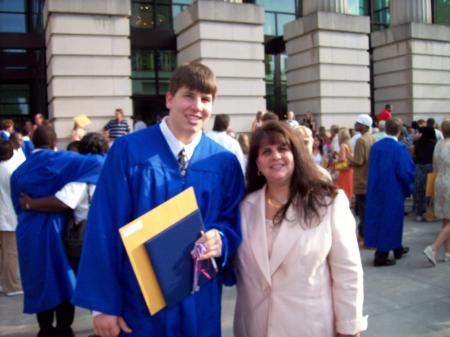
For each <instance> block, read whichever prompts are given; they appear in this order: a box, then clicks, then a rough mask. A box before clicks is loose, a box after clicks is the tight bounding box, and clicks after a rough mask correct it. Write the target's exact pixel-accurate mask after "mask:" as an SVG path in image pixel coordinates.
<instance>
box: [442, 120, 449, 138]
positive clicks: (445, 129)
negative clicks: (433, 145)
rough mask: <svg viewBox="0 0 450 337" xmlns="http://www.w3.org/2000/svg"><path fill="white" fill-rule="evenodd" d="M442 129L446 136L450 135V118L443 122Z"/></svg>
mask: <svg viewBox="0 0 450 337" xmlns="http://www.w3.org/2000/svg"><path fill="white" fill-rule="evenodd" d="M441 131H442V134H443V135H444V137H445V138H448V137H450V119H444V121H443V122H442V124H441Z"/></svg>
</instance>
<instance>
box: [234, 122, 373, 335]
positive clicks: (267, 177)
mask: <svg viewBox="0 0 450 337" xmlns="http://www.w3.org/2000/svg"><path fill="white" fill-rule="evenodd" d="M246 179H247V196H246V198H245V199H244V201H243V202H242V204H241V216H242V219H241V221H242V237H243V242H242V244H241V246H240V248H239V250H238V256H237V263H236V267H237V299H236V311H235V317H234V333H235V336H236V337H336V336H338V337H344V336H359V333H360V332H361V331H364V330H366V329H367V317H365V316H363V314H362V308H363V272H362V267H361V258H360V255H359V249H358V244H357V239H356V234H355V221H354V218H353V216H352V214H351V212H350V209H349V204H348V199H347V198H346V196H345V194H344V193H343V192H342V191H338V190H337V189H336V187H335V186H334V185H333V184H332V183H331V182H328V181H324V180H323V179H322V178H321V174H320V173H319V171H318V170H317V168H316V167H315V165H314V163H313V162H312V160H311V158H310V156H309V153H308V152H307V150H306V148H305V146H304V145H303V144H302V143H301V142H300V139H299V137H298V136H297V135H296V134H294V133H293V132H292V130H291V129H290V128H289V126H288V125H285V124H283V123H281V122H269V123H267V124H265V125H264V126H263V127H262V128H260V129H258V130H257V131H256V133H255V134H254V135H253V137H252V140H251V145H250V153H249V158H248V166H247V174H246Z"/></svg>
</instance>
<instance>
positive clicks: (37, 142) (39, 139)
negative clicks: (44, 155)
mask: <svg viewBox="0 0 450 337" xmlns="http://www.w3.org/2000/svg"><path fill="white" fill-rule="evenodd" d="M33 144H34V146H35V147H36V148H39V149H53V148H54V147H55V145H56V133H55V130H54V129H53V127H52V126H50V125H41V126H39V127H38V128H37V129H36V130H34V132H33Z"/></svg>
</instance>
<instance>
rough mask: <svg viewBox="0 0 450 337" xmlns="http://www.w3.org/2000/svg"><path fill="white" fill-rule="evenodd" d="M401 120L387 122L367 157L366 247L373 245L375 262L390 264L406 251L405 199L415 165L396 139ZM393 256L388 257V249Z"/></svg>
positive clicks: (380, 264) (409, 190) (411, 185)
mask: <svg viewBox="0 0 450 337" xmlns="http://www.w3.org/2000/svg"><path fill="white" fill-rule="evenodd" d="M401 127H402V124H401V121H400V120H399V119H398V118H392V119H389V120H387V121H386V134H387V136H386V137H385V138H383V139H381V140H379V141H378V142H376V143H375V144H374V145H373V146H372V150H371V152H370V158H369V181H368V190H367V204H366V205H367V206H366V207H367V212H366V217H365V223H366V234H365V236H364V239H365V244H366V246H367V247H375V248H376V251H375V258H374V262H373V263H374V265H375V266H377V267H380V266H391V265H394V264H395V259H400V258H401V257H402V255H404V254H406V253H407V252H408V251H409V248H408V247H403V245H402V235H403V218H404V201H405V198H406V197H407V196H408V195H410V194H411V192H412V191H413V188H414V175H415V166H414V162H413V160H412V158H411V156H410V154H409V152H408V149H407V148H406V146H405V145H404V144H401V143H399V142H398V140H397V139H398V136H399V135H400V132H401ZM391 250H393V251H394V257H395V259H389V251H391Z"/></svg>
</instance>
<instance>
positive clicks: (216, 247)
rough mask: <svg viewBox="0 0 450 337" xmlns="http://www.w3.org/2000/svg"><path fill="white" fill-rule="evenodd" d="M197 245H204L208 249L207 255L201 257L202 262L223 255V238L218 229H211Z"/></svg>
mask: <svg viewBox="0 0 450 337" xmlns="http://www.w3.org/2000/svg"><path fill="white" fill-rule="evenodd" d="M195 243H203V244H204V245H205V246H206V249H207V251H206V253H205V254H203V255H202V256H200V260H207V259H210V258H212V257H220V256H221V255H222V238H221V237H220V234H219V231H218V230H217V229H210V230H209V231H207V232H206V233H203V235H202V236H201V238H200V239H198V240H197V241H196V242H195Z"/></svg>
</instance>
